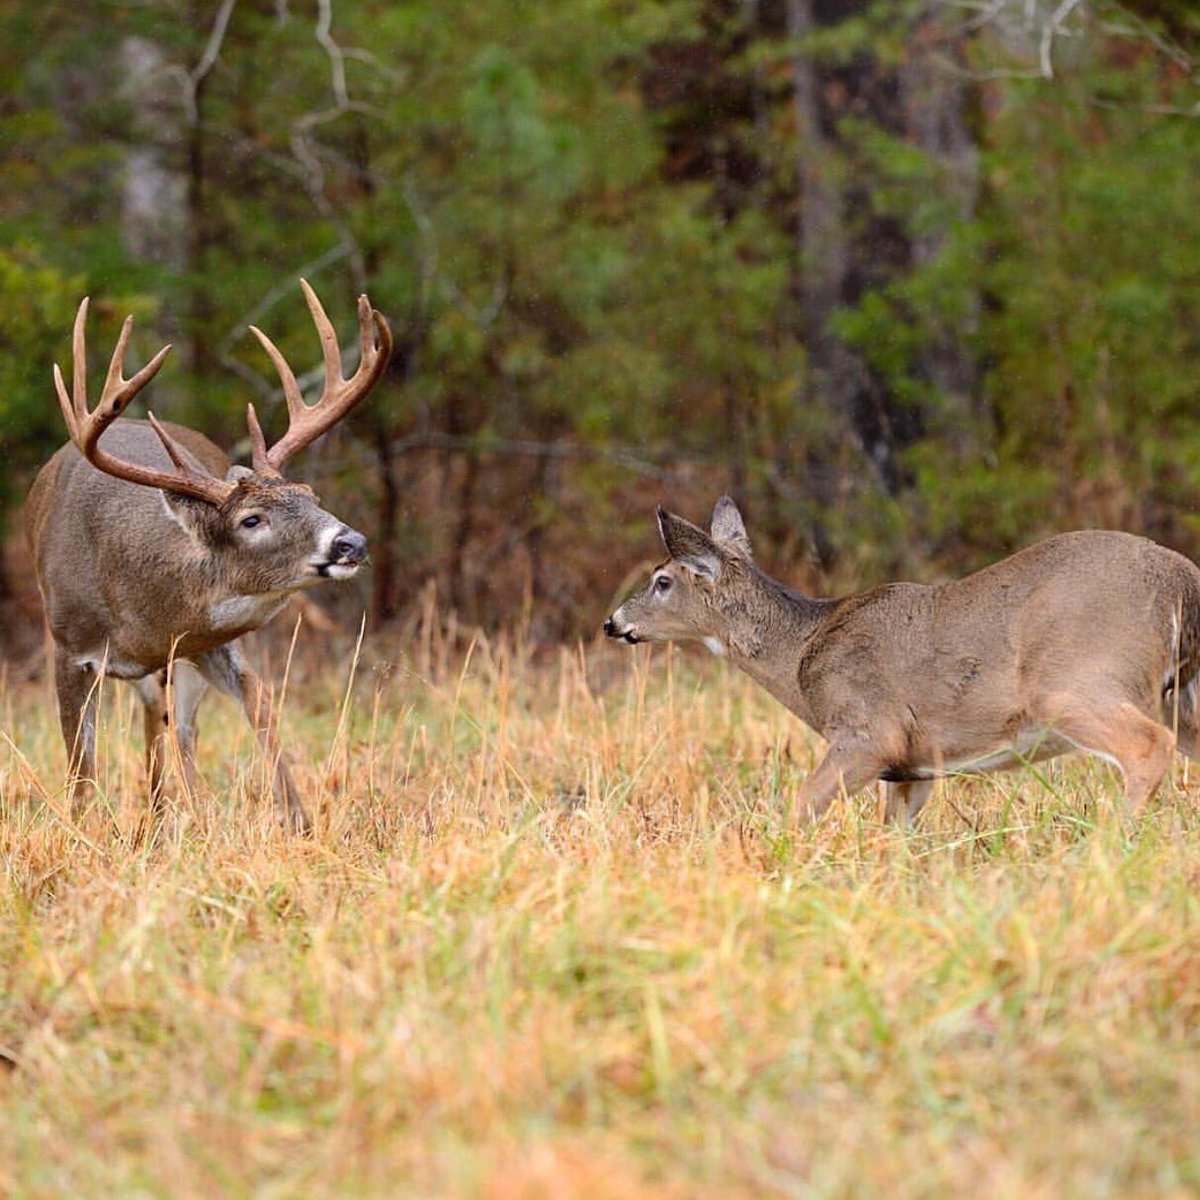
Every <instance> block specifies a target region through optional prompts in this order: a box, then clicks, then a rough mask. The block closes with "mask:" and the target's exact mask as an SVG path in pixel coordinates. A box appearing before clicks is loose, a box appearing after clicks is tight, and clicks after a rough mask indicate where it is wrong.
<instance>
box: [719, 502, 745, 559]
mask: <svg viewBox="0 0 1200 1200" xmlns="http://www.w3.org/2000/svg"><path fill="white" fill-rule="evenodd" d="M712 538H713V541H714V542H718V543H719V544H720V546H721V548H722V549H723V550H727V551H732V552H733V553H734V554H737V555H740V556H741V557H742V558H745V559H749V558H751V557H753V556H752V555H751V553H750V536H749V534H747V533H746V525H745V522H743V520H742V514H741V513H740V512H738V506H737V505H736V504H734V502H733V500H732V499H730V497H728V496H722V497H721V498H720V500H718V501H717V503H716V505H715V506H714V507H713V515H712Z"/></svg>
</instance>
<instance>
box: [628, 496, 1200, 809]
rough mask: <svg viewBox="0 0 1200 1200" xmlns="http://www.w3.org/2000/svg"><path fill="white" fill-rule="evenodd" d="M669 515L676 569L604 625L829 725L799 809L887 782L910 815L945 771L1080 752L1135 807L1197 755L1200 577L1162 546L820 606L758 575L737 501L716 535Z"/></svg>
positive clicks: (886, 590)
mask: <svg viewBox="0 0 1200 1200" xmlns="http://www.w3.org/2000/svg"><path fill="white" fill-rule="evenodd" d="M658 519H659V528H660V530H661V533H662V537H663V541H664V543H665V545H666V548H667V552H668V554H669V555H670V557H669V558H668V559H667V560H666V561H665V562H664V563H663V564H662V565H661V566H659V567H656V568H655V570H654V573H653V575H652V576H651V579H650V583H649V585H648V586H647V587H646V588H645V590H644V591H642V592H640V593H639V594H638V595H636V596H634V597H632V598H631V599H630V600H628V601H626V603H624V604H622V605H621V607H620V608H618V609H617V610H616V612H614V613H613V614H612V616H611V617H609V618H608V620H607V621H606V622H605V627H604V628H605V632H606V633H607V634H608V635H609V636H610V637H613V638H618V639H621V640H623V641H625V642H628V643H636V642H642V641H664V640H679V639H693V640H697V641H700V642H703V643H704V644H706V645H707V646H708V647H709V649H711V650H712V651H713V652H714V653H718V654H722V655H726V656H728V658H729V659H730V661H731V662H732V663H734V664H735V665H736V666H738V667H740V668H742V669H743V670H745V671H746V672H747V673H748V674H749V675H751V676H752V677H753V678H754V679H755V680H757V681H758V682H759V683H761V684H762V685H763V686H764V687H766V688H767V690H768V691H770V692H771V694H772V695H774V696H775V697H776V698H777V699H779V700H780V701H781V702H782V703H783V704H785V705H786V706H787V707H788V708H789V709H791V711H792V712H794V713H795V714H796V715H797V716H798V717H800V719H801V720H803V721H804V722H806V723H807V724H808V725H810V726H811V727H812V728H813V729H815V730H816V731H817V732H818V733H820V734H821V735H822V736H823V737H824V738H825V739H826V740H827V741H828V744H829V745H828V752H827V754H826V756H825V758H824V759H823V761H822V762H821V763H820V765H819V766H818V767H817V769H816V770H815V771H814V772H813V773H812V775H810V776H809V778H808V779H807V780H806V781H805V782H804V784H803V786H802V787H801V789H800V794H799V796H798V799H797V804H798V808H799V810H800V814H801V815H802V816H805V817H809V818H816V817H818V816H820V815H821V814H822V813H823V812H824V811H825V809H826V808H827V807H828V806H829V804H830V803H831V801H832V800H833V799H834V798H835V797H836V796H837V795H838V794H839V793H840V792H842V791H845V792H846V793H847V794H852V793H854V792H856V791H857V790H858V789H860V788H862V787H863V786H865V785H866V784H868V783H870V782H871V781H872V780H883V781H885V783H886V784H887V803H886V812H887V816H888V818H889V819H890V820H899V821H905V822H907V821H910V820H911V819H912V818H913V817H914V816H915V815H916V814H917V812H918V811H919V810H920V808H921V806H922V805H923V804H924V803H925V801H926V800H927V799H928V797H929V795H930V792H931V790H932V788H933V781H934V779H936V778H937V777H938V776H939V775H942V774H945V773H948V772H979V771H991V770H997V769H1002V768H1005V767H1010V766H1015V765H1018V764H1019V763H1022V762H1029V761H1034V760H1038V759H1044V758H1050V757H1053V756H1055V755H1058V754H1062V753H1065V752H1068V751H1072V750H1081V751H1085V752H1087V753H1089V754H1095V755H1099V756H1100V757H1102V758H1105V759H1107V760H1109V761H1110V762H1113V763H1115V764H1116V765H1117V766H1118V767H1119V768H1120V770H1121V773H1122V775H1123V777H1124V782H1125V801H1126V805H1127V807H1128V808H1129V810H1130V811H1131V812H1137V811H1138V810H1139V809H1141V807H1142V806H1143V805H1144V804H1145V803H1146V801H1147V800H1148V799H1149V798H1150V796H1152V795H1153V794H1154V792H1155V790H1156V789H1157V788H1158V785H1159V783H1160V782H1161V780H1162V777H1163V775H1164V774H1165V772H1166V770H1167V767H1168V766H1169V765H1170V762H1171V754H1172V750H1173V749H1174V748H1175V747H1176V745H1177V746H1178V748H1179V749H1180V750H1181V751H1182V752H1183V753H1184V754H1186V755H1188V756H1189V757H1192V756H1194V755H1195V754H1196V753H1197V737H1198V734H1200V729H1198V726H1197V705H1196V683H1197V673H1198V671H1200V569H1198V568H1197V567H1196V566H1195V565H1194V564H1193V563H1192V562H1190V561H1189V560H1188V559H1186V558H1184V557H1183V556H1182V555H1180V554H1176V553H1175V552H1174V551H1173V550H1168V549H1166V548H1165V547H1163V546H1159V545H1157V544H1156V543H1154V542H1152V541H1149V540H1147V539H1146V538H1141V537H1134V536H1132V535H1131V534H1126V533H1115V532H1108V531H1099V530H1095V531H1085V532H1079V533H1068V534H1062V535H1060V536H1058V537H1052V538H1048V539H1047V540H1045V541H1043V542H1038V543H1037V544H1036V545H1033V546H1030V547H1029V548H1028V549H1026V550H1022V551H1020V552H1019V553H1017V554H1014V555H1013V556H1012V557H1011V558H1006V559H1004V560H1003V561H1001V562H998V563H996V564H995V565H994V566H991V567H988V568H986V569H985V570H982V571H979V572H977V573H976V574H974V575H969V576H967V577H966V578H965V579H960V580H956V581H954V582H952V583H945V584H940V585H934V586H923V585H920V584H913V583H896V584H889V585H886V586H883V587H879V588H875V589H873V590H871V591H867V592H860V593H857V594H855V595H851V596H847V597H845V598H843V599H838V600H820V599H813V598H810V597H807V596H802V595H800V594H799V593H797V592H794V591H792V590H791V589H789V588H787V587H785V586H784V585H783V584H781V583H778V582H777V581H776V580H774V579H771V578H770V577H769V576H767V575H765V574H763V572H762V571H760V570H759V569H758V567H757V566H755V564H754V561H753V559H752V557H751V553H750V541H749V538H748V537H747V536H746V529H745V526H744V524H743V522H742V517H741V514H740V513H739V512H738V510H737V507H736V505H735V504H734V503H733V501H732V500H730V499H729V498H728V497H722V498H721V499H720V500H719V501H718V502H717V505H716V508H715V509H714V510H713V518H712V529H711V533H707V534H706V533H705V532H704V531H703V530H701V529H698V528H697V527H696V526H695V525H692V524H690V523H689V522H687V521H685V520H683V518H681V517H677V516H674V515H672V514H670V513H668V512H665V511H664V510H662V509H659V513H658Z"/></svg>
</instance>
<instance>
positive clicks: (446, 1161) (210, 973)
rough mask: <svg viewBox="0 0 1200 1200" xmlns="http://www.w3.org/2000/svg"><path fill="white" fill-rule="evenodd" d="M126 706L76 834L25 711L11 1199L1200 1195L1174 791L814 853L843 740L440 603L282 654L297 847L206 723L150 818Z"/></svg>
mask: <svg viewBox="0 0 1200 1200" xmlns="http://www.w3.org/2000/svg"><path fill="white" fill-rule="evenodd" d="M109 691H110V693H111V695H110V697H109V699H108V702H107V703H106V705H105V708H104V717H103V728H102V730H101V737H100V744H101V746H102V748H103V750H102V756H101V761H100V767H99V774H100V785H101V786H100V788H99V790H98V793H97V797H96V801H95V803H94V805H93V807H92V809H91V811H90V812H89V813H88V814H86V815H85V816H84V817H83V818H81V819H80V820H79V821H77V822H76V821H73V820H72V819H71V817H70V814H69V813H68V811H67V808H66V806H65V803H64V800H63V794H62V790H61V782H62V781H61V772H62V770H63V766H64V754H63V751H62V749H61V747H60V746H59V744H58V740H57V739H58V734H57V729H56V728H55V723H54V720H53V716H52V713H53V707H52V704H51V701H50V697H49V695H48V693H47V691H46V690H45V687H44V686H43V685H22V686H14V685H13V684H11V683H10V684H8V685H7V687H6V690H5V691H4V692H3V694H2V695H0V720H2V722H3V724H2V729H0V792H2V796H3V799H2V801H0V856H2V861H3V866H4V888H3V894H2V898H0V1194H10V1195H14V1196H61V1195H72V1196H113V1195H133V1194H142V1195H149V1196H171V1197H189V1196H204V1197H211V1196H214V1195H232V1196H238V1195H249V1194H261V1195H266V1196H293V1195H294V1196H313V1195H322V1194H340V1195H353V1196H428V1197H436V1196H464V1197H489V1198H497V1200H499V1198H507V1197H514V1198H515V1197H546V1198H552V1197H572V1196H587V1197H651V1196H653V1197H716V1196H721V1197H738V1196H746V1197H750V1196H805V1197H807V1196H814V1197H851V1196H864V1195H875V1194H878V1195H885V1194H886V1195H888V1196H892V1197H921V1196H930V1197H934V1196H936V1197H943V1196H947V1195H972V1196H987V1197H1014V1198H1015V1197H1022V1198H1028V1197H1038V1196H1069V1195H1078V1196H1088V1197H1092V1196H1105V1195H1108V1196H1122V1197H1124V1196H1137V1195H1171V1194H1177V1195H1181V1196H1182V1195H1190V1194H1195V1192H1196V1190H1197V1189H1198V1188H1200V1134H1198V1132H1197V1131H1198V1130H1200V921H1198V916H1200V912H1198V904H1197V898H1196V893H1197V881H1198V879H1200V822H1198V820H1197V816H1196V811H1195V808H1196V806H1195V801H1196V797H1195V795H1194V794H1189V793H1188V791H1187V790H1186V788H1185V787H1184V786H1183V781H1182V778H1179V779H1176V780H1172V781H1171V782H1170V784H1169V785H1168V786H1167V787H1165V788H1164V790H1163V792H1162V794H1161V797H1160V799H1159V801H1158V802H1157V803H1156V805H1155V806H1154V807H1153V809H1152V810H1151V811H1150V812H1149V813H1148V815H1147V816H1146V817H1145V818H1144V819H1143V820H1142V821H1141V822H1140V823H1138V825H1137V826H1136V827H1127V826H1126V825H1124V824H1123V823H1122V821H1121V820H1120V819H1118V817H1117V815H1116V806H1117V796H1118V794H1119V791H1118V788H1117V787H1116V785H1115V782H1114V780H1113V778H1112V776H1111V774H1110V772H1109V771H1108V769H1107V768H1105V767H1103V766H1096V765H1089V764H1086V763H1081V762H1079V761H1078V760H1074V761H1072V760H1061V761H1060V762H1056V763H1051V764H1047V765H1046V766H1045V767H1044V768H1042V769H1041V772H1040V774H1039V775H1038V776H1035V775H1034V774H1033V773H1031V772H1026V773H1017V774H1013V775H1001V776H993V777H990V778H988V779H985V780H977V781H953V782H951V783H949V784H947V785H946V786H945V787H944V788H943V789H942V792H941V794H940V795H939V796H938V798H937V799H936V800H935V801H933V802H932V803H931V805H930V807H929V808H928V809H927V811H926V813H925V814H924V815H923V818H922V824H921V828H920V830H919V831H918V832H916V833H913V834H909V835H905V834H902V833H898V832H896V831H894V830H891V829H889V828H886V827H884V826H882V825H881V824H880V823H879V820H878V811H877V805H876V803H875V802H874V800H873V799H872V798H871V797H865V798H862V799H860V800H859V801H856V802H854V803H852V804H848V805H846V804H843V805H837V806H835V808H834V810H833V811H832V812H831V814H830V816H829V818H828V819H827V820H826V821H824V822H823V823H822V825H821V826H820V827H819V828H817V829H816V830H814V831H808V832H806V831H800V832H797V831H795V830H792V829H788V828H785V827H784V826H783V825H782V823H781V818H780V815H779V814H780V813H781V811H782V810H783V807H784V801H785V798H786V797H787V796H788V794H789V793H790V791H791V790H792V789H794V788H795V787H796V785H797V784H798V782H799V781H800V780H801V779H802V778H803V777H804V774H805V773H806V772H807V771H808V770H809V768H810V766H811V765H812V761H813V756H814V753H815V752H816V750H817V749H818V746H817V744H816V742H815V740H814V739H813V738H812V737H811V736H810V735H808V734H807V733H806V731H804V730H803V729H802V727H801V726H799V725H798V724H797V723H796V722H795V721H794V720H793V719H792V718H791V717H789V716H788V715H787V714H786V713H784V712H783V711H782V710H780V709H779V708H778V706H777V705H775V704H774V702H772V701H771V700H770V699H769V698H767V697H766V696H765V695H763V694H762V693H760V692H758V691H756V690H755V689H754V688H753V686H752V685H751V684H749V683H748V682H747V681H745V680H744V679H742V678H741V677H738V676H736V675H733V674H729V673H727V672H726V671H725V670H724V669H723V668H722V667H721V666H720V664H718V663H715V662H709V661H707V660H705V661H701V660H700V659H699V658H693V657H691V656H690V655H685V654H679V653H672V652H670V651H661V650H660V651H657V652H656V653H655V654H654V656H653V657H651V656H650V655H649V654H648V653H647V652H645V651H642V650H639V651H637V652H633V653H624V654H622V653H621V652H619V651H617V650H615V649H613V650H610V649H608V648H604V647H597V648H594V649H591V650H588V651H586V652H585V651H584V650H575V651H570V650H564V651H563V652H562V653H561V654H560V655H559V656H558V658H557V660H556V661H552V662H544V661H533V659H532V658H531V655H530V653H529V651H528V648H527V647H526V646H524V645H523V644H521V643H519V642H517V641H513V640H506V639H500V640H498V641H495V642H492V643H489V642H488V641H487V640H485V639H481V638H476V639H475V640H474V641H472V642H471V643H470V645H469V649H466V650H464V649H463V639H461V638H459V637H455V636H453V631H448V630H447V629H446V627H445V624H444V623H442V622H440V621H438V620H436V619H433V618H432V617H430V618H429V619H427V620H426V621H425V622H423V624H422V626H421V628H420V629H419V630H418V631H417V633H416V635H415V636H414V637H413V638H412V639H409V640H408V641H406V642H405V643H404V644H403V645H401V646H399V647H391V648H389V647H386V646H381V645H373V644H371V643H370V642H368V643H367V645H366V646H365V647H364V648H363V651H362V654H361V657H360V660H359V661H358V664H357V669H356V671H355V673H354V678H353V679H348V678H347V670H346V668H345V667H342V668H341V669H340V670H338V669H334V668H332V667H330V668H327V669H325V670H316V671H306V670H304V669H302V661H298V662H297V663H296V664H295V665H294V667H293V669H292V671H291V672H290V674H289V684H288V694H287V697H286V701H285V738H286V741H287V743H288V744H289V746H290V747H291V749H292V752H293V761H294V766H295V770H296V775H297V779H298V782H299V783H300V785H301V787H302V789H303V790H304V792H305V794H306V796H307V797H308V800H309V802H310V805H311V806H312V807H313V809H314V810H315V816H316V832H315V835H314V837H313V838H311V839H309V840H303V841H302V840H289V839H288V838H286V837H285V836H283V835H282V834H281V833H280V832H279V831H278V830H277V828H276V826H275V822H274V817H273V813H272V809H271V804H270V801H269V798H265V797H264V786H265V778H266V768H265V765H264V764H263V763H262V762H261V760H260V758H259V756H258V754H257V751H256V749H255V747H254V743H253V739H252V737H251V736H250V734H249V732H248V731H247V730H245V728H244V727H243V725H242V724H241V720H240V716H239V714H238V713H237V712H236V711H235V710H234V709H233V707H232V706H231V705H229V704H227V703H225V702H223V701H218V700H210V701H208V702H207V703H206V707H205V709H204V712H203V717H204V720H203V722H202V724H203V732H202V739H201V742H202V744H201V773H202V777H203V786H202V787H201V789H200V790H199V794H198V795H197V796H196V797H195V798H194V800H192V801H191V802H188V801H186V800H182V799H181V800H178V801H176V802H174V803H173V804H172V805H171V809H170V813H169V815H168V816H167V818H166V819H165V820H164V821H163V822H162V823H161V825H160V826H159V827H158V828H157V829H155V830H152V831H150V832H149V834H148V835H147V834H146V831H145V830H144V829H142V830H141V836H139V829H140V826H141V816H142V807H143V806H142V801H141V800H140V798H139V795H140V789H141V786H142V785H141V763H140V757H141V745H140V728H141V719H140V714H139V713H138V712H137V711H135V706H134V702H133V699H132V693H129V690H128V689H120V690H118V689H117V688H110V689H109ZM126 693H128V694H126Z"/></svg>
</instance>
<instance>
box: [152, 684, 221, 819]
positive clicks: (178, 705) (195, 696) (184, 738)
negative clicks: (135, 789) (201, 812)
mask: <svg viewBox="0 0 1200 1200" xmlns="http://www.w3.org/2000/svg"><path fill="white" fill-rule="evenodd" d="M134 686H135V687H136V688H137V691H138V695H139V696H141V698H142V704H143V705H144V712H143V717H144V723H145V733H146V780H147V785H148V787H149V789H150V808H151V811H152V812H154V813H156V814H157V813H161V811H162V805H163V794H164V792H165V777H166V766H167V763H168V761H169V760H170V758H171V757H172V755H173V753H174V748H175V747H178V753H179V759H180V763H181V766H182V768H183V786H184V788H185V789H186V791H187V793H188V795H189V796H190V795H191V794H192V793H193V792H194V791H195V787H196V710H197V709H198V708H199V706H200V701H201V700H202V699H203V698H204V693H205V692H206V691H207V690H208V684H207V683H206V682H205V680H204V677H203V676H202V675H201V674H200V673H199V671H197V670H196V668H195V667H193V666H192V665H191V663H188V662H185V661H183V660H177V661H175V662H173V663H172V664H171V667H170V673H169V674H168V672H167V671H166V670H162V671H156V672H154V674H152V675H146V676H145V677H143V678H142V679H139V680H137V681H136V682H135V683H134ZM172 743H174V746H173V745H172Z"/></svg>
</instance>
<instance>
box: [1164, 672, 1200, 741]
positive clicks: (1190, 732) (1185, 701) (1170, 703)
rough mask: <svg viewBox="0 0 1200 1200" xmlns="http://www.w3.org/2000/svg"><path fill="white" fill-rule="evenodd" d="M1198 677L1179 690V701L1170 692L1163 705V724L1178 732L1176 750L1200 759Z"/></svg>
mask: <svg viewBox="0 0 1200 1200" xmlns="http://www.w3.org/2000/svg"><path fill="white" fill-rule="evenodd" d="M1198 682H1200V681H1198V680H1197V677H1196V676H1194V675H1193V676H1192V678H1191V679H1189V680H1188V681H1187V682H1186V683H1184V684H1183V686H1182V687H1180V689H1179V697H1178V701H1177V700H1176V697H1175V693H1174V691H1173V690H1172V691H1169V692H1168V693H1167V694H1166V696H1165V698H1164V704H1163V723H1164V724H1165V725H1166V726H1167V727H1168V728H1169V729H1174V730H1176V738H1175V748H1176V749H1177V750H1178V751H1179V752H1180V754H1184V755H1186V756H1187V757H1188V758H1200V724H1198V723H1197V719H1196V718H1197V713H1196V688H1197V684H1198Z"/></svg>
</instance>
